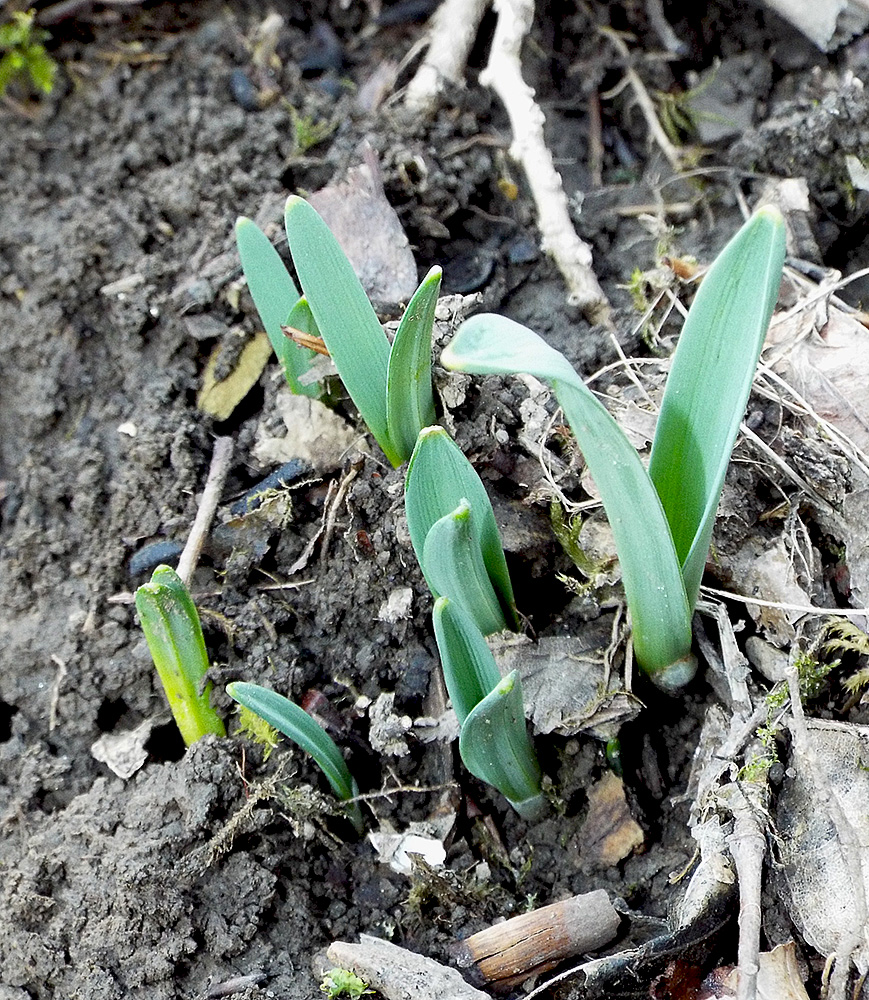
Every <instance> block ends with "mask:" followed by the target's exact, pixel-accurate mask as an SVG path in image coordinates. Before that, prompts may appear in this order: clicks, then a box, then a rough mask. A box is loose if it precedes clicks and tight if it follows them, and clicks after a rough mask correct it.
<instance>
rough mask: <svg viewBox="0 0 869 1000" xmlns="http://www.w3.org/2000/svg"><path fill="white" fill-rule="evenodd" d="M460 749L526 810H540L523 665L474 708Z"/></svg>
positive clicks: (479, 773) (483, 776)
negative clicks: (522, 680) (525, 705)
mask: <svg viewBox="0 0 869 1000" xmlns="http://www.w3.org/2000/svg"><path fill="white" fill-rule="evenodd" d="M459 753H460V754H461V757H462V760H463V761H464V764H465V767H466V768H467V769H468V770H469V771H470V772H471V774H473V775H474V776H475V777H477V778H479V779H480V780H481V781H485V782H486V783H487V784H490V785H492V786H493V787H494V788H497V789H498V791H499V792H500V793H501V794H502V795H503V796H504V797H505V798H506V799H507V800H508V801H509V802H510V805H511V806H513V808H514V809H515V810H516V812H518V813H519V815H520V816H524V817H525V818H526V819H534V818H536V817H537V816H539V815H540V813H541V811H542V810H543V808H544V799H543V795H542V792H541V790H540V765H539V764H538V763H537V755H536V754H535V753H534V747H533V746H532V745H531V741H530V740H529V739H528V732H527V730H526V728H525V713H524V709H523V706H522V686H521V683H520V681H519V673H518V671H516V670H514V671H513V672H512V673H510V674H508V675H507V676H506V677H505V678H504V679H503V680H502V681H500V682H499V683H498V684H497V685H496V687H495V688H494V690H492V691H490V692H489V694H487V695H486V697H485V698H484V699H483V700H482V701H481V702H479V704H477V705H476V707H475V708H474V709H473V710H472V711H471V712H470V714H469V715H468V717H467V718H466V719H465V722H464V725H463V726H462V731H461V735H460V736H459Z"/></svg>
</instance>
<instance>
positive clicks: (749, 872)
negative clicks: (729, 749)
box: [719, 778, 767, 1000]
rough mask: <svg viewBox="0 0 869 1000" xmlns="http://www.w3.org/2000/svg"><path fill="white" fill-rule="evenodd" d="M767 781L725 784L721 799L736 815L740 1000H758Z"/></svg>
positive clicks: (730, 842) (733, 841)
mask: <svg viewBox="0 0 869 1000" xmlns="http://www.w3.org/2000/svg"><path fill="white" fill-rule="evenodd" d="M766 791H767V786H766V779H765V778H764V779H763V781H735V782H733V783H732V784H729V785H725V786H724V787H723V788H722V789H721V791H720V793H719V794H720V797H721V798H722V799H723V801H724V803H725V804H726V806H727V807H728V809H729V810H730V812H731V813H732V815H733V833H731V834H730V836H729V837H728V838H727V846H728V847H729V848H730V853H731V855H732V856H733V861H734V864H735V865H736V875H737V878H738V880H739V946H738V951H737V968H738V979H737V985H736V1000H755V996H756V994H757V973H758V969H759V958H758V956H759V953H760V926H761V914H762V911H761V907H760V888H761V878H762V874H763V858H764V854H765V852H766V837H765V836H764V830H763V825H762V822H761V818H760V817H761V816H762V815H763V814H764V811H765V809H764V801H765V798H766Z"/></svg>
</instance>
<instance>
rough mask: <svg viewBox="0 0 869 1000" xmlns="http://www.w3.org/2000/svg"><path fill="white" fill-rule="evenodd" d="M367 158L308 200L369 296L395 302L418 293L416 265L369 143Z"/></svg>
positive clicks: (382, 300) (383, 302)
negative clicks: (321, 218)
mask: <svg viewBox="0 0 869 1000" xmlns="http://www.w3.org/2000/svg"><path fill="white" fill-rule="evenodd" d="M364 156H365V162H364V163H362V164H360V165H359V166H358V167H351V169H350V170H348V171H347V179H346V180H343V181H337V182H334V183H332V184H327V185H326V187H324V188H322V189H321V190H320V191H316V192H315V193H314V194H312V195H311V196H310V197H309V198H308V201H309V202H310V204H311V205H313V206H314V208H315V209H316V210H317V211H318V212H319V213H320V215H321V216H322V217H323V220H324V221H325V223H326V225H327V226H328V227H329V228H330V229H331V230H332V233H333V234H334V236H335V239H337V240H338V242H339V243H340V244H341V249H342V250H343V251H344V253H345V254H347V257H348V259H349V260H350V263H351V264H352V265H353V270H354V271H355V272H356V275H357V277H358V278H359V280H360V281H361V282H362V287H363V288H364V289H365V293H366V294H367V295H368V297H369V298H370V299H372V301H374V302H375V303H379V304H383V305H386V306H395V305H398V304H399V303H404V302H407V301H408V300H409V299H410V297H411V296H412V295H413V293H414V292H415V291H416V286H417V278H416V263H415V262H414V259H413V253H412V252H411V249H410V244H409V243H408V240H407V236H406V235H405V232H404V229H402V226H401V222H400V221H399V218H398V216H397V215H396V213H395V209H394V208H393V207H392V206H391V205H390V204H389V202H388V201H387V200H386V195H385V194H384V192H383V182H382V179H381V175H380V167H379V165H378V163H377V157H376V155H375V154H374V152H373V150H372V149H371V147H370V146H367V145H366V147H365V149H364Z"/></svg>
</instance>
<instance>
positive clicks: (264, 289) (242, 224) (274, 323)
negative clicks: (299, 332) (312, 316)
mask: <svg viewBox="0 0 869 1000" xmlns="http://www.w3.org/2000/svg"><path fill="white" fill-rule="evenodd" d="M235 241H236V244H237V245H238V253H239V256H240V257H241V267H242V270H243V271H244V276H245V278H247V287H248V289H249V290H250V295H251V298H252V299H253V304H254V305H255V306H256V310H257V312H258V313H259V318H260V320H261V322H262V325H263V328H264V330H265V331H266V333H267V334H268V338H269V341H270V342H271V345H272V347H273V348H274V351H275V354H276V355H277V357H278V361H279V362H280V364H281V367H282V368H283V370H284V377H285V378H286V380H287V384H288V385H289V387H290V389H292V391H293V392H294V393H297V394H298V395H302V396H314V397H316V396H319V394H320V389H319V386H317V385H302V384H301V383H300V382H299V376H301V375H304V373H305V372H306V371H307V370H308V368H309V367H310V359H311V357H312V356H313V354H312V352H311V351H308V350H306V349H305V348H303V347H299V346H298V344H294V343H293V342H292V341H291V340H288V339H287V337H285V336H284V333H283V331H282V330H281V325H282V324H284V323H286V322H287V317H288V316H289V315H290V311H291V310H292V308H293V306H294V305H295V304H296V302H298V300H299V292H298V289H297V288H296V285H295V283H294V282H293V279H292V278H291V277H290V273H289V271H288V270H287V268H286V265H285V264H284V262H283V261H282V260H281V255H280V254H279V253H278V252H277V250H275V248H274V247H273V246H272V244H271V241H270V240H269V238H268V237H267V236H266V234H265V233H264V232H263V231H262V230H261V229H260V228H259V226H257V224H256V223H255V222H253V221H252V220H251V219H246V218H244V217H242V218H240V219H239V220H238V221H237V222H236V224H235Z"/></svg>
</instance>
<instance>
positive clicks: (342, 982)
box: [320, 969, 374, 1000]
mask: <svg viewBox="0 0 869 1000" xmlns="http://www.w3.org/2000/svg"><path fill="white" fill-rule="evenodd" d="M320 990H321V991H322V992H323V993H325V994H326V996H327V997H329V1000H337V998H338V997H349V998H350V1000H359V997H361V996H365V994H366V993H373V992H374V990H370V989H369V988H368V983H366V982H365V980H364V979H360V978H359V976H357V975H356V973H355V972H351V971H350V970H349V969H329V971H328V972H326V973H324V974H323V982H322V983H320Z"/></svg>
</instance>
